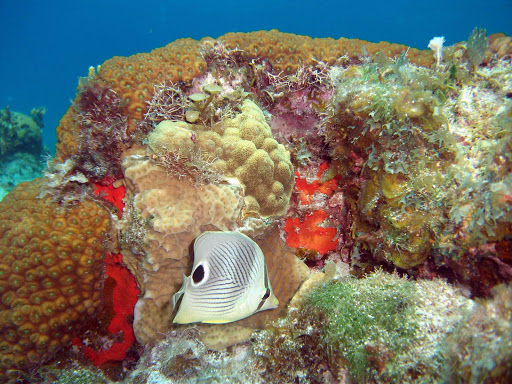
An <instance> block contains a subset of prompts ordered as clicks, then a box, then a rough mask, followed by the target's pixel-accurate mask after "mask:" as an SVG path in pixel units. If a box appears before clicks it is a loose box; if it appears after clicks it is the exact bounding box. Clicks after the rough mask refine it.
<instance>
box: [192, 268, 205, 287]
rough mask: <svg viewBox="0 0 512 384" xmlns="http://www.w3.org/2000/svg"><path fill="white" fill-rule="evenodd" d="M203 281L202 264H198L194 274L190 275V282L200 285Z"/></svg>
mask: <svg viewBox="0 0 512 384" xmlns="http://www.w3.org/2000/svg"><path fill="white" fill-rule="evenodd" d="M203 279H204V267H203V265H202V264H199V265H198V266H197V268H196V269H195V270H194V273H192V281H193V282H194V283H195V284H198V283H200V282H201V281H203Z"/></svg>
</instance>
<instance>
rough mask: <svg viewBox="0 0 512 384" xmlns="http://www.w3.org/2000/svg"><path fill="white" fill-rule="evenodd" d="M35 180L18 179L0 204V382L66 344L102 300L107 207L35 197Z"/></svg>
mask: <svg viewBox="0 0 512 384" xmlns="http://www.w3.org/2000/svg"><path fill="white" fill-rule="evenodd" d="M41 184H42V179H36V180H34V181H32V182H28V183H22V184H20V185H18V186H17V187H16V188H15V189H14V190H13V191H11V192H10V193H9V194H8V195H7V196H6V197H5V198H4V199H3V200H2V202H1V203H0V239H1V240H0V258H1V264H0V297H1V302H0V330H1V332H0V335H1V336H0V350H1V359H0V381H4V380H7V378H11V379H12V378H15V377H17V376H19V374H20V372H19V371H22V370H27V369H28V368H30V367H33V366H35V365H37V364H39V363H41V362H42V361H44V360H46V359H48V358H49V357H51V356H52V355H53V354H54V353H55V352H56V351H57V350H58V349H60V348H62V347H64V346H65V345H67V344H68V343H69V342H70V341H71V338H72V336H73V335H74V333H75V330H76V328H77V327H78V326H79V324H80V323H81V322H82V320H83V317H84V315H91V314H93V313H94V312H95V311H96V310H97V309H98V308H99V306H100V303H101V300H100V295H101V282H102V277H103V269H102V265H103V263H102V260H103V257H104V249H103V245H102V243H103V237H104V236H105V234H106V233H107V231H108V228H109V226H110V215H109V213H108V212H107V211H106V210H105V209H104V208H101V207H100V206H98V205H97V204H96V203H94V202H91V201H82V202H80V203H77V204H76V205H74V206H72V207H70V208H68V209H66V208H63V207H60V206H59V205H58V204H57V203H53V202H52V201H51V199H50V197H49V196H47V197H44V198H42V199H38V198H37V195H38V194H39V191H40V188H41Z"/></svg>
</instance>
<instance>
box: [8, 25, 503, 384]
mask: <svg viewBox="0 0 512 384" xmlns="http://www.w3.org/2000/svg"><path fill="white" fill-rule="evenodd" d="M442 43H444V40H443V39H442V38H435V39H433V40H432V41H431V44H429V46H430V48H432V50H433V51H434V52H432V51H430V50H425V51H420V50H416V49H408V48H407V47H405V46H402V45H398V44H389V43H386V42H382V43H379V44H374V43H368V42H363V41H360V40H351V39H339V40H333V39H311V38H309V37H304V36H295V35H291V34H284V33H280V32H278V31H269V32H267V31H260V32H252V33H247V34H234V33H229V34H227V35H224V36H221V37H220V38H218V39H217V40H213V39H211V38H205V39H203V40H201V41H195V40H192V39H182V40H178V41H176V42H173V43H171V44H169V45H168V46H166V47H163V48H159V49H156V50H154V51H152V52H150V53H143V54H138V55H134V56H131V57H126V58H123V57H115V58H112V59H110V60H108V61H107V62H105V63H104V64H103V65H102V66H100V67H98V68H97V69H94V68H91V69H90V70H89V74H88V76H87V77H86V78H83V79H81V80H80V83H79V87H78V92H77V96H76V99H75V101H74V103H73V105H72V106H71V107H70V108H69V110H68V111H67V112H66V114H65V115H64V117H63V118H62V120H61V122H60V124H59V127H58V128H57V136H58V145H57V154H56V157H55V159H54V160H53V162H52V163H51V164H49V168H48V170H47V171H46V172H45V179H44V182H42V184H41V182H39V183H40V184H38V185H40V187H41V193H40V196H42V197H43V198H42V199H36V197H35V195H36V194H35V192H34V194H33V196H32V195H31V197H30V199H29V198H28V197H27V199H26V200H30V201H36V202H38V204H42V205H43V206H44V207H43V208H41V209H44V210H47V211H48V216H45V217H44V220H45V221H44V223H41V226H44V225H49V226H52V227H53V226H55V225H58V223H59V222H60V219H61V216H59V215H64V213H63V212H67V213H68V214H67V215H68V216H69V217H73V215H71V214H69V212H70V211H71V210H73V209H77V210H78V209H80V207H82V206H83V205H87V206H88V207H89V208H88V209H90V210H91V211H92V212H95V214H97V215H100V216H101V215H103V216H101V217H102V218H104V220H105V221H104V223H103V224H104V225H105V227H104V228H102V227H101V226H100V225H97V226H95V227H94V228H93V229H90V230H89V229H87V228H85V229H83V230H80V232H77V233H75V234H74V235H73V236H74V238H73V239H72V240H73V241H75V242H77V244H78V245H80V244H82V243H83V242H85V243H87V242H88V241H93V242H94V241H95V239H96V236H98V235H99V233H100V232H106V231H107V227H106V225H107V223H108V221H109V220H112V221H113V223H114V224H115V225H113V226H112V238H111V239H110V240H112V241H109V242H108V245H109V248H110V249H109V251H111V252H112V256H110V257H109V258H108V259H107V261H106V262H105V263H106V264H105V272H106V274H105V275H103V276H101V274H100V272H98V271H101V267H102V266H103V265H104V261H103V253H102V252H103V251H104V249H103V247H101V246H100V245H99V244H96V243H95V244H94V245H95V247H96V248H91V249H92V250H93V251H97V257H96V259H95V263H94V268H95V269H94V272H91V273H90V274H89V276H91V277H90V281H94V284H95V286H94V287H93V288H94V289H93V290H92V293H91V292H89V293H88V294H90V295H93V297H94V300H93V301H92V303H93V305H92V306H91V307H90V311H91V312H94V313H95V314H97V312H98V311H97V303H99V299H100V297H101V298H102V299H103V303H104V309H103V311H102V312H101V313H100V314H99V315H97V316H96V319H95V320H96V322H97V324H98V327H97V329H93V328H90V329H87V332H86V333H85V334H80V335H77V336H78V337H77V340H82V342H83V343H84V344H87V345H81V344H80V342H79V341H78V342H77V343H75V348H74V353H76V354H78V356H80V353H81V354H82V355H81V357H79V358H78V361H79V362H80V364H79V365H76V364H75V365H74V366H71V368H70V370H71V371H72V370H73V369H74V370H75V377H76V378H77V380H87V378H91V377H96V378H97V380H98V381H104V382H108V381H109V380H110V379H113V378H116V379H119V380H120V379H122V378H123V376H125V377H124V380H125V381H126V382H155V381H156V380H167V381H186V380H190V381H191V382H194V381H198V380H217V381H219V382H222V381H231V382H236V381H237V380H238V381H239V382H247V381H251V382H283V383H288V382H304V383H307V382H311V383H316V382H319V383H320V382H331V383H334V382H336V381H344V380H353V381H355V382H365V381H366V382H382V383H389V382H396V381H404V382H414V381H425V382H428V381H431V382H432V381H433V382H435V381H449V380H451V379H455V380H457V378H460V380H463V381H464V380H468V381H471V380H474V381H477V380H490V379H489V378H492V380H497V381H500V380H502V381H504V380H505V378H507V377H508V376H507V375H509V371H510V367H509V366H508V365H507V364H506V361H507V359H508V358H509V356H508V355H507V353H506V345H505V344H504V343H500V341H499V340H501V339H503V338H509V335H508V333H507V332H509V324H508V323H507V322H506V321H502V320H501V319H502V318H505V317H506V316H507V313H508V312H507V311H508V309H507V308H508V307H507V305H506V304H505V298H506V297H507V295H508V293H506V292H509V291H508V289H509V288H499V289H498V290H497V291H496V292H497V293H496V297H495V299H491V300H494V301H482V302H474V301H472V300H471V299H469V298H467V296H469V295H473V296H490V295H491V293H492V287H493V286H495V285H498V284H500V283H503V282H507V281H511V280H512V259H511V258H510V254H511V253H512V252H511V251H510V250H511V249H512V245H511V244H512V243H511V240H510V238H511V235H512V204H511V202H512V197H511V196H512V176H511V175H512V172H511V170H512V165H511V163H512V148H511V146H510V142H511V137H512V123H511V122H512V108H511V104H510V100H509V98H510V93H511V90H512V70H511V63H510V60H511V57H510V38H509V37H507V36H502V35H493V36H489V37H487V36H486V32H485V31H484V30H482V29H475V31H474V32H473V33H472V34H471V35H470V37H469V39H468V41H466V42H461V43H459V44H455V45H453V46H450V47H443V44H442ZM91 200H93V201H95V202H96V203H92V202H91ZM9 201H11V200H9ZM27 206H30V204H28V203H27ZM38 206H39V205H38ZM100 207H102V208H100ZM104 209H106V210H104ZM100 211H101V214H100V213H98V212H100ZM6 212H11V211H9V210H7V209H6ZM45 212H46V211H45ZM25 213H27V212H25ZM28 213H30V212H28ZM108 214H110V217H107V216H108ZM55 215H57V216H58V217H55ZM68 216H66V217H65V220H68ZM42 220H43V218H41V221H42ZM90 220H92V219H90ZM66 223H67V221H66ZM90 223H91V221H89V224H90ZM89 224H87V225H89ZM5 225H6V226H7V228H8V229H7V230H8V231H11V232H12V231H14V229H13V228H18V227H16V226H14V227H13V226H12V225H11V224H9V223H7V224H5ZM87 225H86V226H87ZM208 230H236V231H240V232H243V233H245V234H247V235H248V236H250V237H252V238H253V239H254V240H255V241H256V242H257V243H258V244H259V245H260V247H261V248H262V250H263V253H264V255H265V259H266V263H267V266H268V272H269V278H270V280H271V284H272V287H273V289H274V293H275V294H276V296H277V297H278V299H279V301H280V307H279V308H278V309H276V310H272V311H264V312H261V313H258V314H256V315H254V316H250V317H248V318H247V319H244V320H241V321H239V322H235V323H232V324H225V325H204V326H203V325H200V326H197V327H196V326H194V327H193V328H190V327H189V326H179V325H172V323H171V321H172V313H171V307H170V299H171V297H172V295H173V294H174V293H175V292H176V291H177V290H178V288H179V287H180V286H181V284H182V276H183V273H185V274H188V273H189V272H190V267H191V264H192V255H191V245H192V243H193V240H194V239H195V238H196V237H197V236H198V235H199V234H200V233H202V232H204V231H208ZM98 231H99V232H98ZM284 239H286V243H285V242H284V241H283V240H284ZM5 241H11V238H8V240H5ZM48 241H49V242H50V243H51V241H50V240H48ZM52 241H54V242H55V244H60V243H59V242H68V241H70V239H69V236H67V235H62V234H55V237H53V240H52ZM51 244H53V243H51ZM55 244H54V245H55ZM66 244H67V243H66ZM106 244H107V243H106ZM290 246H291V247H294V248H296V249H293V248H290ZM84 252H85V251H84ZM73 254H74V253H73ZM114 255H115V256H114ZM2 260H3V262H6V263H7V264H8V266H9V268H11V264H12V265H14V261H13V260H14V259H13V256H12V254H7V255H5V256H2ZM23 260H25V259H23ZM27 260H30V258H27V259H26V260H25V261H20V260H17V261H20V263H23V262H25V263H29V261H27ZM302 260H304V262H303V261H302ZM11 261H12V263H11ZM18 264H19V263H18ZM18 264H16V268H22V266H18ZM20 265H21V264H20ZM306 265H307V266H309V268H308V267H307V266H306ZM379 267H381V268H382V269H381V268H379ZM323 268H325V273H316V274H313V275H312V276H311V277H309V278H308V280H306V281H305V282H304V280H305V279H306V278H307V276H308V274H309V270H310V269H312V270H314V271H318V270H321V269H323ZM394 269H399V270H400V272H399V273H400V274H401V275H403V277H399V275H398V274H397V273H394V274H388V273H387V272H384V271H392V270H394ZM9 271H10V270H9ZM336 271H337V272H336ZM340 271H342V272H343V276H344V278H339V276H337V275H336V273H338V274H339V273H340ZM371 272H373V273H371ZM67 275H68V273H66V272H65V271H61V270H59V271H55V278H56V279H61V278H65V277H66V276H67ZM347 275H350V276H351V277H346V276H347ZM12 276H17V275H16V274H11V275H10V278H8V279H7V280H5V279H4V280H5V284H7V285H5V284H4V285H5V286H6V287H7V286H9V287H11V286H12V285H13V284H18V283H19V281H18V280H16V279H14V278H12ZM405 276H407V278H408V279H407V278H406V277H405ZM439 277H445V278H447V279H448V281H449V282H450V283H454V282H459V283H462V284H464V285H465V286H466V287H467V288H468V289H469V293H465V294H464V295H463V294H462V293H461V291H460V290H459V289H455V288H454V287H453V286H452V285H450V284H449V283H447V282H445V281H444V280H441V279H439ZM13 279H14V280H15V281H14V280H13ZM25 279H26V276H25ZM414 279H415V280H414ZM4 280H1V279H0V281H4ZM10 280H13V281H12V282H11V281H10ZM20 281H21V280H20ZM58 281H60V280H58ZM102 281H104V289H103V291H102V290H101V287H100V285H101V282H102ZM135 282H136V283H135ZM303 282H304V284H303V285H302V288H301V289H300V291H299V292H298V293H297V295H296V296H295V297H294V298H293V299H292V297H293V296H294V294H295V293H296V292H297V289H298V288H299V286H300V285H301V283H303ZM23 287H24V286H21V287H20V289H21V288H23ZM27 289H28V288H27ZM34 289H35V288H34ZM120 290H123V291H124V293H126V294H127V295H126V296H123V295H121V293H122V292H121V291H120ZM139 290H140V295H139V294H138V292H139ZM23 292H24V291H23V290H22V291H21V293H20V295H21V294H23ZM137 295H139V297H137ZM4 296H5V295H4ZM6 297H9V296H6ZM2 300H3V299H2ZM6 300H7V299H6ZM2 302H3V301H2ZM135 302H136V304H135V307H134V308H133V304H134V303H135ZM289 303H290V307H289V309H288V312H287V315H286V316H285V317H283V316H282V315H283V314H285V312H286V311H285V308H286V307H287V305H288V304H289ZM4 304H5V303H4ZM16 308H18V307H16ZM16 308H14V307H9V308H6V311H4V312H2V314H3V315H2V316H3V317H2V326H3V327H4V328H3V329H6V330H7V331H12V332H14V329H16V328H15V327H14V326H11V325H9V324H11V323H12V321H13V320H12V319H9V316H11V314H12V313H14V312H16ZM23 308H24V306H23V305H22V306H21V308H20V309H19V311H17V312H16V313H18V312H20V313H21V315H23V314H24V312H22V309H23ZM132 308H133V321H132V316H131V314H132ZM23 310H25V309H23ZM491 313H496V314H498V315H499V317H500V320H499V321H494V320H493V319H489V320H488V321H484V320H482V318H483V317H485V316H489V317H492V316H491V315H490V314H491ZM21 315H20V316H21ZM498 315H497V316H498ZM5 319H7V320H5ZM9 321H10V322H11V323H9ZM464 322H465V323H464ZM6 324H7V325H6ZM12 324H14V323H12ZM466 324H467V326H466ZM470 327H475V328H478V327H480V329H481V330H482V331H481V332H480V333H479V332H476V333H475V338H474V339H473V338H472V336H471V331H470ZM256 329H264V330H263V331H260V332H256V333H253V332H254V330H256ZM16 330H17V329H16ZM132 332H133V333H132ZM485 332H491V333H492V334H493V335H496V337H495V338H493V337H490V336H489V335H487V334H486V333H485ZM18 334H19V332H18ZM5 335H7V336H5ZM59 335H64V333H62V334H59ZM65 335H66V336H65V337H66V340H64V341H62V342H61V343H60V344H58V345H63V344H64V343H66V342H67V338H68V337H70V335H71V333H66V334H65ZM2 337H5V338H6V339H5V340H7V342H9V343H10V341H9V340H10V339H8V337H10V334H9V332H3V333H2ZM16 337H17V339H16V340H18V339H19V340H20V341H23V340H25V339H24V338H23V337H22V336H19V335H18V336H16ZM134 337H135V339H136V341H138V342H140V343H141V344H137V343H136V342H134ZM500 337H501V338H500ZM251 338H252V341H250V342H247V341H248V340H250V339H251ZM198 340H199V341H200V342H199V341H198ZM244 342H245V343H244ZM479 342H481V343H482V345H483V346H479ZM201 343H202V344H201ZM240 343H243V344H240ZM22 344H23V343H21V344H20V345H22ZM235 344H239V345H237V346H235ZM2 345H7V344H6V342H3V344H2ZM23 345H25V344H23ZM56 345H57V344H56ZM205 346H206V347H207V348H206V347H205ZM491 346H494V348H495V349H494V351H495V353H494V354H487V355H486V354H485V353H483V352H482V351H483V350H484V349H485V348H491ZM226 347H227V350H226ZM12 348H13V350H14V347H12ZM16 348H17V349H16V353H18V352H17V351H18V350H20V351H21V349H19V348H21V347H18V345H16ZM27 348H28V347H27ZM459 349H464V351H466V352H464V353H461V354H459V355H458V354H457V351H458V350H459ZM84 355H85V356H84ZM23 356H25V355H23ZM27 356H29V355H28V354H27ZM138 356H142V358H141V360H140V361H139V363H138V366H136V367H135V364H136V360H137V358H138ZM418 356H424V358H423V359H419V358H418ZM484 356H488V357H489V360H486V358H485V357H484ZM47 357H48V356H46V355H44V356H43V355H41V356H39V355H38V358H40V359H45V358H47ZM75 357H76V356H75ZM87 357H88V358H89V359H87ZM87 360H88V361H89V363H91V361H92V363H94V364H96V365H100V366H101V368H102V369H103V371H104V372H105V373H108V374H109V379H107V378H105V377H103V376H102V374H100V373H98V371H97V370H95V369H93V368H92V367H91V368H85V367H84V366H83V365H84V364H85V363H86V361H87ZM1 361H2V363H3V362H4V360H1ZM6 362H7V363H8V364H11V363H10V362H9V361H7V360H6ZM7 363H6V364H7ZM473 363H475V364H474V369H473V370H471V371H470V370H469V369H468V367H470V366H471V365H472V364H473ZM20 364H22V363H20ZM10 366H12V367H14V368H13V369H18V367H17V366H16V365H15V364H11V365H10ZM9 369H11V368H9ZM116 369H117V371H116V372H117V373H116V374H114V373H113V372H114V371H115V370H116ZM70 370H66V369H65V370H64V372H65V374H63V375H57V376H59V380H61V381H62V382H65V381H66V380H68V381H69V380H72V378H73V374H72V373H71V371H70ZM131 370H132V372H131V373H130V372H129V371H131ZM56 372H59V368H58V367H55V366H49V367H43V368H42V371H41V373H40V376H41V377H45V378H49V379H51V377H52V375H55V373H56ZM13 373H14V374H16V373H17V372H13Z"/></svg>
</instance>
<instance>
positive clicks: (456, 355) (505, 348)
mask: <svg viewBox="0 0 512 384" xmlns="http://www.w3.org/2000/svg"><path fill="white" fill-rule="evenodd" d="M511 298H512V287H511V286H506V285H503V284H502V285H499V286H497V287H495V288H494V289H493V298H492V299H489V300H478V301H477V305H476V307H475V309H474V310H473V311H471V312H470V313H468V314H467V315H466V316H465V318H464V319H463V320H462V321H461V323H460V324H459V325H458V327H457V329H455V331H454V332H453V333H452V334H451V335H449V336H448V337H447V339H446V347H445V356H446V364H445V367H444V369H445V372H444V373H445V376H446V377H447V378H449V379H450V380H452V381H455V382H457V381H458V382H464V383H485V382H494V383H506V382H509V381H510V380H511V379H512V348H511V342H512V341H511V340H512V305H511V303H512V301H511Z"/></svg>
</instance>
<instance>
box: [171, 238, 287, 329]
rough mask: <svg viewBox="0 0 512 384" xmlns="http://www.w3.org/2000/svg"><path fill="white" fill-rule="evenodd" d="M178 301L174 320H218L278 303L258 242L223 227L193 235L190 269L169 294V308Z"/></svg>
mask: <svg viewBox="0 0 512 384" xmlns="http://www.w3.org/2000/svg"><path fill="white" fill-rule="evenodd" d="M180 299H181V302H180V303H178V302H179V301H180ZM177 305H179V307H178V312H177V313H176V316H175V317H174V320H173V323H178V324H188V323H212V324H223V323H231V322H233V321H237V320H241V319H244V318H246V317H248V316H251V315H253V314H254V313H256V312H260V311H264V310H266V309H274V308H277V306H278V305H279V301H278V300H277V298H276V297H275V295H274V292H273V291H272V287H271V286H270V280H269V278H268V272H267V266H266V264H265V256H264V255H263V252H262V251H261V249H260V247H259V246H258V244H256V243H255V242H254V241H253V240H251V239H250V238H249V237H247V236H246V235H243V234H241V233H238V232H227V231H226V232H204V233H202V234H201V235H199V236H198V237H197V238H196V240H195V242H194V265H193V267H192V273H191V274H190V276H183V285H182V286H181V288H180V290H179V291H178V292H176V293H175V294H174V296H173V297H172V306H173V310H174V309H175V308H176V306H177Z"/></svg>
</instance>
